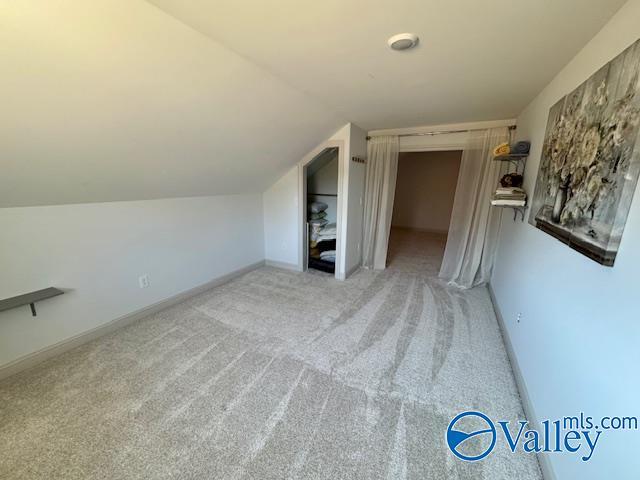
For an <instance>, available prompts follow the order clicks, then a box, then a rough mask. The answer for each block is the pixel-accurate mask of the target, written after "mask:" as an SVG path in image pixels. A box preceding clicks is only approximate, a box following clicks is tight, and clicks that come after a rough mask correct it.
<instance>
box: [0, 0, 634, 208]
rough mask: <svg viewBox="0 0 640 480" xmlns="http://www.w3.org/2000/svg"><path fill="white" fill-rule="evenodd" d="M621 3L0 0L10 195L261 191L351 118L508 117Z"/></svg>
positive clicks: (388, 123) (0, 195)
mask: <svg viewBox="0 0 640 480" xmlns="http://www.w3.org/2000/svg"><path fill="white" fill-rule="evenodd" d="M623 3H624V0H562V1H544V2H534V1H527V0H517V1H514V0H493V1H491V2H478V1H477V0H457V1H455V2H444V1H440V0H398V1H395V2H388V1H384V2H383V1H382V0H369V1H367V2H360V1H345V0H325V1H323V2H300V1H299V0H298V1H293V0H276V1H274V2H265V1H258V0H234V1H210V0H151V1H150V2H147V1H144V0H91V1H88V2H87V1H81V0H55V1H47V2H43V1H41V0H20V1H16V2H0V58H2V61H1V62H0V105H2V107H1V108H2V115H0V207H6V206H21V205H46V204H62V203H79V202H98V201H115V200H135V199H151V198H165V197H180V196H194V195H212V194H225V193H244V192H261V191H263V190H264V189H265V188H266V187H268V186H269V185H270V184H272V183H273V182H274V181H275V180H276V179H277V178H278V177H279V175H280V174H282V173H283V171H284V170H285V169H286V168H288V167H290V166H291V165H293V164H294V163H295V162H296V161H298V160H299V159H300V158H301V157H302V156H303V155H304V154H305V153H307V152H308V151H309V150H311V149H312V148H313V147H314V146H315V145H317V144H318V143H319V142H321V141H322V140H324V139H325V138H327V137H328V136H329V135H330V134H331V133H333V132H334V131H336V130H337V129H338V128H339V127H340V126H342V125H343V124H344V123H346V122H347V121H352V122H354V123H356V124H358V125H359V126H361V127H363V128H365V129H372V128H387V127H402V126H415V125H424V124H441V123H447V122H464V121H476V120H491V119H499V118H511V117H514V116H515V115H517V114H518V113H519V112H520V111H521V110H522V108H523V107H524V106H525V105H526V104H527V103H528V102H529V101H530V100H531V99H532V98H533V97H534V96H535V94H536V93H537V92H538V91H540V90H541V89H542V87H543V86H544V85H545V84H546V83H548V81H549V80H550V79H551V78H552V77H553V75H555V74H556V73H557V72H558V71H559V70H560V69H561V67H562V66H563V65H564V64H566V62H567V61H568V60H569V59H570V58H571V57H572V56H573V55H574V54H575V53H577V51H578V50H579V49H580V48H581V47H582V46H583V45H584V44H585V43H586V42H587V41H588V40H589V39H590V38H591V37H592V36H593V35H594V34H595V33H596V32H597V31H598V30H599V28H600V27H601V26H602V25H604V24H605V23H606V21H607V20H608V19H609V18H610V17H611V15H612V14H613V13H614V12H615V11H616V10H617V9H618V8H619V7H620V6H621V5H622V4H623ZM158 7H159V8H158ZM401 31H414V32H416V33H418V34H419V35H420V37H421V44H420V46H419V47H418V48H417V49H416V50H414V51H411V52H403V53H398V52H392V51H390V50H389V49H388V48H387V47H386V43H385V42H386V39H387V37H389V36H390V35H392V34H394V33H398V32H401Z"/></svg>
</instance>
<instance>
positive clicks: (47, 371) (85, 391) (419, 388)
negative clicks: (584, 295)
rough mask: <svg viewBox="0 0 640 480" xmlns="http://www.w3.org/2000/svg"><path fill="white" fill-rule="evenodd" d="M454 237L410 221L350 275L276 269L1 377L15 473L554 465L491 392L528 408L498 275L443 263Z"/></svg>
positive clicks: (5, 433)
mask: <svg viewBox="0 0 640 480" xmlns="http://www.w3.org/2000/svg"><path fill="white" fill-rule="evenodd" d="M443 248H444V238H442V237H440V236H436V235H433V234H425V233H412V232H408V231H403V230H394V232H393V234H392V242H391V248H390V255H389V256H390V266H389V268H388V269H387V270H386V271H384V272H380V273H378V272H371V271H366V270H364V271H359V272H357V273H356V274H355V275H353V276H352V277H351V278H350V279H348V280H347V281H346V282H338V281H336V280H334V279H333V278H332V277H331V276H329V275H326V274H322V273H311V272H310V273H295V272H290V271H284V270H279V269H275V268H268V267H265V268H260V269H258V270H255V271H253V272H251V273H249V274H247V275H244V276H243V277H241V278H238V279H236V280H234V281H232V282H230V283H228V284H226V285H223V286H221V287H218V288H215V289H212V290H210V291H208V292H206V293H203V294H201V295H198V296H197V297H194V298H192V299H190V300H189V301H187V302H184V303H182V304H180V305H177V306H174V307H172V308H170V309H168V310H165V311H163V312H161V313H158V314H156V315H153V316H151V317H148V318H146V319H144V320H142V321H140V322H137V323H135V324H133V325H131V326H129V327H126V328H124V329H121V330H119V331H117V332H115V333H113V334H111V335H108V336H105V337H102V338H100V339H98V340H96V341H94V342H91V343H89V344H86V345H84V346H82V347H80V348H77V349H75V350H73V351H71V352H69V353H66V354H64V355H62V356H60V357H58V358H56V359H54V360H52V361H49V362H47V363H45V364H43V365H41V366H39V367H36V368H35V369H32V370H29V371H26V372H23V373H21V374H19V375H16V376H14V377H12V378H9V379H7V380H5V381H4V382H1V383H0V478H7V479H14V480H18V479H54V478H60V479H138V478H149V479H162V478H180V479H205V478H206V479H284V478H292V479H293V478H298V479H332V480H335V479H350V480H352V479H353V480H355V479H405V478H407V479H427V480H429V479H486V480H498V479H505V480H506V479H508V480H512V479H516V478H517V479H519V480H529V479H540V478H541V477H540V474H539V470H538V465H537V462H536V460H535V457H533V456H531V455H527V454H523V453H519V454H513V453H511V452H510V451H508V450H507V449H506V448H505V445H504V442H502V443H501V442H498V445H497V447H496V449H495V450H494V451H493V453H491V454H490V455H489V456H488V457H487V458H486V459H484V460H482V461H480V462H474V463H467V462H462V461H461V460H459V459H457V458H456V457H454V456H453V455H452V454H451V453H450V451H449V450H448V447H447V445H446V441H445V431H446V428H447V425H448V424H449V422H450V421H451V419H452V418H453V417H454V416H455V415H456V414H458V413H460V412H462V411H464V410H468V409H473V410H479V411H482V412H484V413H486V414H487V415H489V416H490V417H492V418H495V419H501V420H518V419H523V418H524V415H523V413H522V408H521V403H520V398H519V396H518V393H517V390H516V386H515V383H514V378H513V373H512V371H511V367H510V365H509V362H508V359H507V355H506V352H505V348H504V345H503V342H502V338H501V336H500V331H499V328H498V324H497V322H496V318H495V315H494V312H493V309H492V306H491V302H490V299H489V296H488V293H487V291H486V289H485V288H477V289H474V290H471V291H459V290H456V289H454V288H451V287H448V286H446V285H445V284H443V283H442V282H441V281H439V280H438V279H437V278H436V273H437V270H438V267H439V263H440V260H441V255H442V251H443Z"/></svg>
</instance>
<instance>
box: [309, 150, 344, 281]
mask: <svg viewBox="0 0 640 480" xmlns="http://www.w3.org/2000/svg"><path fill="white" fill-rule="evenodd" d="M336 147H337V148H338V198H337V210H338V211H337V214H336V270H335V278H337V279H338V280H344V279H345V272H342V271H341V270H340V265H342V258H343V256H344V239H343V232H342V220H343V215H344V212H343V205H344V203H343V198H342V197H343V192H344V189H343V183H344V168H345V147H344V140H327V141H325V142H323V143H321V144H320V145H318V146H317V147H316V148H314V149H313V150H312V151H311V152H309V153H308V154H307V155H306V156H305V157H304V158H303V159H302V161H301V162H300V163H299V164H298V270H300V271H302V272H304V271H306V270H307V265H308V254H309V243H308V232H307V167H308V166H309V164H310V163H311V162H312V161H313V160H315V158H316V157H317V156H318V155H319V154H320V153H322V152H323V151H324V150H326V149H327V148H336Z"/></svg>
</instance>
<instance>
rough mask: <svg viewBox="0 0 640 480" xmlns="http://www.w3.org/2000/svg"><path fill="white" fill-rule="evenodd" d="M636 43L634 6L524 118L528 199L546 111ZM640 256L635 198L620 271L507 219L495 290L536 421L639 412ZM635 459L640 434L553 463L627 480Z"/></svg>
mask: <svg viewBox="0 0 640 480" xmlns="http://www.w3.org/2000/svg"><path fill="white" fill-rule="evenodd" d="M639 36H640V1H638V0H632V1H630V2H628V3H627V4H626V5H625V6H624V7H623V8H622V9H621V10H620V12H619V13H618V14H616V15H615V16H614V17H613V18H612V20H611V21H610V22H609V23H608V24H607V25H606V26H605V27H604V28H603V30H602V31H601V32H600V33H598V34H597V35H596V36H595V37H594V38H593V40H592V41H591V42H590V43H589V44H587V46H586V47H585V48H584V49H583V50H582V51H581V52H580V53H579V54H578V55H577V56H576V57H575V58H574V59H573V60H572V61H571V62H570V63H569V64H568V65H567V66H566V67H565V68H564V69H563V70H562V71H561V72H560V74H559V75H558V76H557V77H556V78H555V79H554V80H553V81H552V82H551V83H550V84H549V85H548V86H547V87H546V88H545V89H544V90H543V91H542V92H541V93H540V95H539V96H538V97H537V98H536V99H535V100H534V101H533V102H532V103H531V104H530V105H529V106H528V107H527V108H526V109H525V110H524V111H523V112H522V114H521V115H520V117H518V131H517V136H518V138H520V139H530V140H531V141H532V151H531V156H530V158H529V161H528V164H527V169H526V172H525V187H526V189H527V190H528V191H529V192H533V190H534V184H535V179H536V175H537V171H538V165H539V160H540V153H541V148H542V143H543V139H544V132H545V127H546V122H547V115H548V113H549V108H550V107H551V106H552V105H553V104H554V103H555V102H556V101H557V100H559V99H560V98H561V97H562V96H563V95H565V94H566V93H568V92H570V91H572V90H573V89H574V88H575V87H577V86H578V85H579V84H581V83H582V82H583V81H584V80H586V79H587V78H588V77H589V76H591V74H593V73H594V72H595V71H596V70H597V69H599V68H600V67H601V66H603V65H604V64H606V63H607V62H608V61H610V60H611V59H613V58H614V57H615V56H616V55H618V54H619V53H620V52H622V51H623V50H624V49H625V48H626V47H627V46H629V45H630V44H631V43H633V42H634V41H635V40H637V38H638V37H639ZM532 68H533V67H532ZM639 247H640V194H639V193H638V191H636V195H635V198H634V201H633V204H632V206H631V210H630V213H629V217H628V220H627V224H626V228H625V232H624V235H623V238H622V244H621V245H620V250H619V253H618V256H617V259H616V264H615V266H614V267H613V268H610V267H603V266H601V265H599V264H597V263H596V262H594V261H592V260H589V259H588V258H586V257H584V256H583V255H581V254H579V253H578V252H576V251H574V250H572V249H570V248H569V247H567V246H566V245H564V244H562V243H561V242H559V241H557V240H555V239H554V238H552V237H551V236H549V235H547V234H545V233H544V232H542V231H541V230H538V229H536V228H534V227H532V226H531V225H529V224H528V223H526V222H525V223H521V222H519V221H518V222H515V223H514V222H513V221H512V219H511V218H510V216H508V215H505V216H504V217H503V223H502V232H501V236H500V246H499V249H498V260H497V265H496V267H495V271H494V274H493V279H492V281H491V284H492V287H493V289H494V291H495V295H496V297H497V302H498V306H499V309H500V310H501V312H502V315H503V317H504V320H505V323H506V330H507V332H506V333H507V335H508V336H509V338H510V340H511V342H512V344H513V347H514V350H515V354H516V357H517V362H518V365H519V366H520V369H521V371H522V374H523V377H524V380H525V383H526V388H527V390H528V392H529V397H530V400H531V404H532V407H533V411H534V414H535V417H536V419H537V420H538V421H541V420H543V419H547V418H550V419H557V418H562V417H563V416H565V415H576V414H577V413H579V412H580V411H584V412H585V413H587V414H589V415H593V416H598V417H599V416H603V415H621V416H625V415H638V414H639V413H640V412H639V411H638V406H639V405H640V403H639V402H640V400H639V399H640V383H639V382H638V378H640V374H639V373H638V367H639V366H640V348H639V347H638V341H639V339H640V321H639V318H640V316H639V314H638V311H639V308H638V273H639V272H640V251H639ZM519 312H521V313H522V320H521V322H520V323H517V322H516V316H517V314H518V313H519ZM638 451H640V432H637V431H635V432H622V431H617V432H611V431H609V432H605V433H603V434H602V438H601V439H600V441H599V445H598V447H597V449H596V452H595V454H594V456H593V458H592V459H591V460H590V461H589V462H582V461H580V460H579V459H578V458H576V457H575V456H574V455H567V454H551V455H549V457H548V458H549V460H550V462H551V465H552V467H553V469H554V471H555V474H556V476H557V478H558V479H562V480H564V479H576V478H580V479H583V480H596V479H598V480H600V479H604V478H615V479H619V480H630V479H635V478H638V472H639V471H640V456H639V455H638Z"/></svg>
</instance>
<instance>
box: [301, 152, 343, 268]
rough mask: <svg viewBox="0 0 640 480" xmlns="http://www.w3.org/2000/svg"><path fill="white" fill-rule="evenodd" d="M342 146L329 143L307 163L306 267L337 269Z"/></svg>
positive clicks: (305, 177) (305, 180) (305, 179)
mask: <svg viewBox="0 0 640 480" xmlns="http://www.w3.org/2000/svg"><path fill="white" fill-rule="evenodd" d="M339 167H340V155H339V147H328V148H325V149H324V150H322V151H321V152H320V153H319V154H318V155H316V156H315V157H314V158H313V160H311V162H309V163H308V164H307V165H306V168H305V174H304V182H305V186H306V192H307V194H306V197H305V198H306V205H305V209H304V211H305V212H306V233H307V235H306V236H307V241H306V245H305V248H306V255H305V257H306V260H305V267H306V268H311V269H314V270H320V271H322V272H327V273H331V274H335V273H336V258H337V250H338V248H337V240H338V231H337V225H338V218H339V205H340V203H339V200H340V199H339V185H340V183H339V172H340V168H339Z"/></svg>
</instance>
